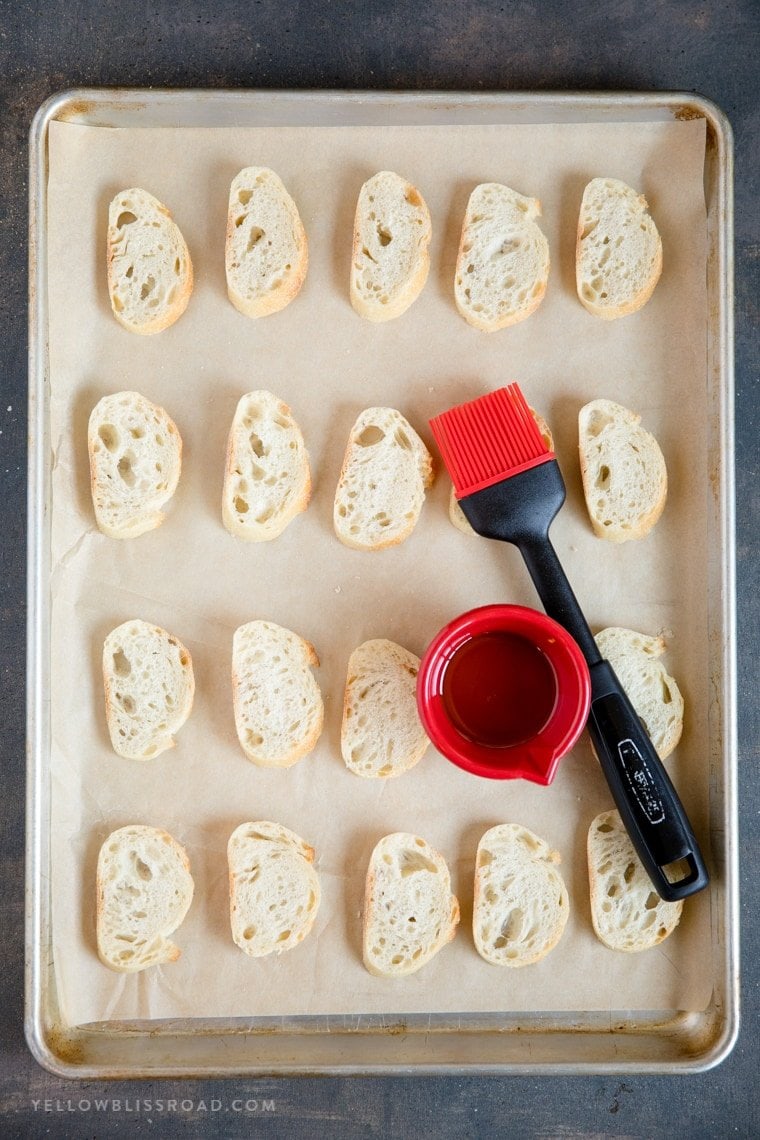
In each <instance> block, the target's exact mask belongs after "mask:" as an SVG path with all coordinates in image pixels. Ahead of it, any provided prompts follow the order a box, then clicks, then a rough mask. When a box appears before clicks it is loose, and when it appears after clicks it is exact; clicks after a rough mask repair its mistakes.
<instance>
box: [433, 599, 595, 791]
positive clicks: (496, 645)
mask: <svg viewBox="0 0 760 1140" xmlns="http://www.w3.org/2000/svg"><path fill="white" fill-rule="evenodd" d="M590 701H591V684H590V680H589V672H588V666H587V664H586V660H585V658H584V656H583V654H582V653H581V651H580V649H579V647H578V645H577V643H576V642H575V641H574V639H573V638H572V637H571V636H570V634H569V633H568V632H567V630H565V629H563V628H562V626H561V625H558V624H557V622H555V621H554V620H553V619H552V618H550V617H547V616H546V614H544V613H540V612H539V611H538V610H533V609H528V608H527V607H526V606H497V605H494V606H481V607H480V608H479V609H475V610H470V611H469V612H468V613H465V614H462V615H461V616H460V617H457V618H455V619H454V620H453V621H451V622H449V624H448V625H447V626H445V628H444V629H442V630H441V632H440V633H439V634H438V635H437V637H435V638H434V639H433V641H432V642H431V644H430V645H429V646H428V648H427V650H426V652H425V655H424V657H423V659H422V663H421V665H420V671H419V675H418V678H417V707H418V709H419V713H420V718H421V720H422V724H423V726H424V728H425V731H426V732H427V734H428V736H429V737H430V739H431V741H432V743H433V744H434V745H435V747H436V748H437V749H438V751H439V752H441V753H442V754H443V755H444V756H445V757H446V758H447V759H448V760H451V761H452V763H454V764H457V765H458V766H459V767H460V768H463V769H464V770H465V771H466V772H472V773H474V774H475V775H477V776H487V777H489V778H490V779H494V780H510V779H516V778H517V777H522V778H523V779H525V780H532V781H534V783H537V784H549V783H551V781H552V779H553V777H554V774H555V772H556V770H557V765H558V764H559V762H560V760H561V759H562V757H563V756H564V755H566V753H567V752H569V751H570V749H571V748H572V747H573V745H574V744H575V742H576V740H577V739H578V737H579V736H580V734H581V732H582V731H583V728H584V725H585V724H586V720H587V718H588V710H589V704H590Z"/></svg>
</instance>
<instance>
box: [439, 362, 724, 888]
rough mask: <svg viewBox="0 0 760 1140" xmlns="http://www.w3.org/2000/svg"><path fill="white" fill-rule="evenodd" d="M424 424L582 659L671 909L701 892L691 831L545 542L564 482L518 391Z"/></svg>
mask: <svg viewBox="0 0 760 1140" xmlns="http://www.w3.org/2000/svg"><path fill="white" fill-rule="evenodd" d="M430 426H431V428H432V431H433V435H434V437H435V440H436V443H437V444H438V447H439V449H440V452H441V456H442V457H443V461H444V463H445V465H446V467H447V469H448V472H449V474H450V476H451V478H452V480H453V483H454V490H455V492H456V496H457V499H458V500H459V505H460V506H461V508H462V510H463V512H464V514H465V517H466V518H467V519H468V521H469V523H470V525H471V526H472V528H473V530H475V531H476V532H477V534H480V535H483V536H484V537H485V538H495V539H500V540H501V541H503V542H511V543H513V545H515V546H516V547H517V548H518V549H519V551H520V553H521V554H522V556H523V559H524V560H525V564H526V565H527V567H528V570H529V572H530V576H531V578H532V579H533V583H534V585H535V587H536V590H537V591H538V594H539V597H540V598H541V601H542V602H543V605H544V609H545V610H546V612H547V613H548V614H549V616H550V617H553V618H554V620H555V621H557V622H559V624H560V625H562V626H564V628H565V629H566V630H567V631H568V632H569V633H570V634H572V636H573V637H574V638H575V640H576V642H577V643H578V645H579V646H580V648H581V651H582V652H583V655H584V657H585V658H586V662H587V664H588V666H589V672H590V674H591V708H590V712H589V719H588V723H587V728H588V730H589V734H590V736H591V740H592V743H593V745H594V750H595V752H596V755H597V757H598V758H599V762H600V764H601V766H602V769H603V771H604V774H605V776H606V778H607V782H608V784H609V786H610V790H611V792H612V795H613V797H614V800H615V803H616V805H617V808H618V810H619V812H620V815H621V817H622V819H623V822H624V824H625V826H626V829H627V831H628V833H629V835H630V837H631V840H632V842H633V845H634V847H635V848H636V851H637V853H638V855H639V858H640V859H641V862H642V864H643V865H644V867H645V869H646V871H647V873H648V875H649V877H650V878H651V880H652V883H653V884H654V886H655V888H656V890H657V893H658V894H659V895H661V897H662V898H664V899H666V900H668V901H669V902H674V901H675V900H677V899H683V898H686V897H687V896H688V895H692V894H695V893H696V892H697V891H701V890H702V889H703V888H704V887H706V886H707V883H708V874H707V870H706V868H705V864H704V860H703V858H702V855H701V853H700V850H699V845H698V844H697V840H696V838H695V836H694V832H693V831H692V828H691V826H690V824H689V821H688V819H687V818H686V814H685V812H684V809H683V807H682V805H681V803H680V801H679V799H678V795H677V793H676V791H675V789H674V787H673V785H672V783H671V781H670V778H669V777H668V774H667V772H666V771H665V769H664V767H663V765H662V761H661V760H660V758H659V756H658V755H657V753H656V752H655V749H654V747H653V745H652V742H651V740H650V739H649V737H648V735H647V733H646V731H645V729H644V727H643V725H642V723H641V721H640V720H639V717H638V716H637V714H636V712H635V710H634V708H633V705H632V704H631V702H630V700H629V699H628V697H627V696H626V694H625V692H624V690H623V687H622V685H621V684H620V681H619V680H618V678H617V676H616V675H615V672H614V670H613V668H612V666H611V665H610V663H609V662H608V661H605V660H604V659H603V658H602V656H601V654H600V652H599V650H598V648H597V645H596V642H595V641H594V637H593V634H592V633H591V630H590V629H589V627H588V623H587V622H586V619H585V618H584V616H583V613H582V612H581V608H580V606H579V605H578V602H577V600H576V598H575V595H574V593H573V591H572V589H571V587H570V583H569V582H568V580H567V577H566V576H565V572H564V570H563V569H562V566H561V564H560V561H559V559H558V558H557V555H556V553H555V550H554V547H553V546H552V544H551V541H550V539H549V527H550V526H551V523H552V521H553V520H554V518H555V516H556V514H557V512H558V511H559V509H560V507H561V506H562V504H563V503H564V501H565V484H564V481H563V479H562V473H561V472H560V469H559V465H558V464H557V461H556V459H555V457H554V454H553V452H551V451H549V450H548V449H547V448H546V445H545V444H544V442H543V440H542V439H541V435H540V433H539V430H538V427H537V426H536V422H535V420H534V419H533V415H532V413H531V411H530V408H529V407H528V405H527V403H526V402H525V398H524V396H523V394H522V392H521V391H520V389H519V387H518V385H517V384H510V385H509V387H508V388H500V389H498V390H497V391H495V392H492V393H490V394H489V395H487V396H483V397H481V398H480V399H479V400H473V401H471V402H470V403H467V404H460V405H459V406H458V407H455V408H452V409H451V410H450V411H448V412H444V413H443V414H442V415H439V416H436V417H435V418H434V419H433V420H431V421H430Z"/></svg>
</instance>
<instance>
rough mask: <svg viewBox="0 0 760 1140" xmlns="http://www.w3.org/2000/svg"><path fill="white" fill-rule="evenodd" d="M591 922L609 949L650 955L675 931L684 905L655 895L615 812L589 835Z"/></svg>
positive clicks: (602, 817)
mask: <svg viewBox="0 0 760 1140" xmlns="http://www.w3.org/2000/svg"><path fill="white" fill-rule="evenodd" d="M588 873H589V884H590V889H591V919H592V922H593V924H594V931H595V933H596V936H597V938H598V939H599V940H600V942H603V943H604V945H605V946H608V947H609V948H610V950H624V951H626V952H628V953H637V952H638V951H640V950H649V949H651V947H652V946H656V945H657V944H658V943H659V942H662V941H663V939H664V938H667V937H668V935H669V934H672V932H673V931H674V930H675V928H676V926H677V925H678V922H679V919H680V918H681V911H682V910H683V902H680V901H679V902H665V901H664V899H661V898H660V896H659V895H658V894H657V892H656V891H655V889H654V887H653V886H652V883H651V881H650V879H649V876H648V875H647V873H646V871H645V870H644V868H643V866H642V865H641V862H640V860H639V857H638V855H637V854H636V852H635V851H634V848H633V844H632V843H631V841H630V839H629V838H628V833H627V832H626V830H625V828H624V827H623V822H622V820H621V818H620V815H619V814H618V812H616V811H603V812H602V813H601V815H598V816H597V817H596V819H594V820H593V821H592V823H591V827H590V828H589V832H588Z"/></svg>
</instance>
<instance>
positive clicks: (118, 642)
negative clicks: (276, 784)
mask: <svg viewBox="0 0 760 1140" xmlns="http://www.w3.org/2000/svg"><path fill="white" fill-rule="evenodd" d="M597 643H598V645H599V650H600V652H601V654H602V656H603V657H606V658H607V660H609V661H610V662H611V663H612V666H613V668H614V669H615V672H616V673H617V674H618V676H619V677H620V680H621V683H622V684H623V686H624V688H625V690H626V692H627V693H628V695H629V697H630V699H631V701H632V702H633V705H634V708H635V709H636V712H637V713H638V715H639V716H640V717H641V719H642V720H643V722H644V724H645V726H646V728H647V731H648V733H649V735H650V737H651V739H652V742H653V744H654V746H655V748H656V749H657V752H658V753H659V755H660V756H661V757H663V758H664V757H665V756H667V755H669V754H670V752H672V750H673V749H674V748H675V746H676V744H677V743H678V740H679V738H680V736H681V730H682V726H683V710H684V702H683V697H682V696H681V693H680V691H679V688H678V685H677V684H676V682H675V680H674V679H673V678H672V677H671V676H669V675H668V673H667V672H666V671H665V668H664V666H663V665H662V662H661V661H659V660H658V658H659V657H660V656H661V655H662V653H663V652H664V650H665V644H664V642H663V640H662V638H659V637H648V636H646V635H644V634H640V633H636V632H635V631H633V630H629V629H622V628H610V629H605V630H602V631H601V632H600V633H599V634H598V635H597ZM318 665H319V660H318V658H317V655H316V653H315V651H314V647H313V646H312V645H310V644H309V642H308V641H305V640H304V639H303V638H302V637H299V636H298V634H296V633H293V631H292V630H289V629H284V628H283V627H282V626H279V625H275V624H274V623H273V622H268V621H251V622H248V623H247V624H246V625H242V626H240V628H239V629H237V630H236V631H235V633H234V636H233V639H232V698H233V702H232V703H233V708H234V717H235V727H236V730H237V735H238V739H239V741H240V745H241V747H242V749H243V751H244V752H245V754H246V756H247V757H248V758H249V760H252V761H253V763H255V764H258V765H260V766H262V767H270V768H271V767H275V768H287V767H290V766H291V765H292V764H295V763H296V761H298V760H301V759H302V758H303V757H305V756H307V755H308V754H309V753H310V752H312V751H313V749H314V748H315V746H316V744H317V741H318V739H319V736H320V734H321V732H322V727H323V720H324V704H323V700H322V694H321V692H320V689H319V686H318V685H317V682H316V681H315V679H314V676H313V673H312V668H313V667H314V666H318ZM419 665H420V662H419V658H417V657H416V656H415V655H414V654H413V653H410V652H409V650H407V649H404V648H403V647H402V646H401V645H397V644H396V643H395V642H393V641H388V640H386V639H384V638H375V639H372V640H370V641H365V642H363V643H362V644H361V645H359V646H358V647H357V648H356V649H355V650H354V651H353V653H352V654H351V656H350V658H349V661H348V669H347V674H346V684H345V690H344V700H343V721H342V727H341V754H342V756H343V760H344V761H345V764H346V767H347V768H348V769H349V770H350V771H352V772H355V773H356V775H358V776H365V777H368V778H374V777H379V778H384V777H389V776H400V775H401V774H402V773H404V772H407V771H408V770H409V769H410V768H412V767H414V765H415V764H417V762H418V761H419V760H421V758H422V756H423V755H424V753H425V750H426V749H427V746H428V739H427V736H426V735H425V732H424V730H423V728H422V724H421V723H420V720H419V716H418V714H417V704H416V685H417V673H418V671H419ZM103 677H104V683H105V701H106V716H107V720H108V728H109V733H110V736H111V741H112V744H113V747H114V750H115V751H116V752H117V754H118V755H119V756H123V757H126V758H128V759H133V760H147V759H150V758H152V757H154V756H158V755H159V753H161V752H164V751H165V750H166V749H167V748H171V747H172V746H173V744H174V734H175V733H177V732H178V731H179V729H180V728H181V727H182V725H183V724H184V723H185V721H186V720H187V718H188V716H189V715H190V711H191V708H192V703H193V696H194V693H195V680H194V675H193V666H192V661H191V657H190V653H189V651H188V650H187V649H186V648H185V646H184V645H182V643H181V642H180V641H179V640H178V639H177V638H176V637H173V636H171V635H170V634H169V633H167V632H166V630H164V629H161V628H159V627H158V626H153V625H149V624H148V623H147V622H144V621H139V620H133V621H128V622H124V624H123V625H120V626H118V627H117V628H116V629H114V630H113V631H112V632H111V633H110V634H109V635H108V637H107V638H106V640H105V644H104V646H103Z"/></svg>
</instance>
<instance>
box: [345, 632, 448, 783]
mask: <svg viewBox="0 0 760 1140" xmlns="http://www.w3.org/2000/svg"><path fill="white" fill-rule="evenodd" d="M419 668H420V659H419V657H415V656H414V654H413V653H410V652H409V650H408V649H404V648H403V647H402V646H400V645H396V643H395V642H393V641H386V640H385V639H384V638H377V639H375V640H372V641H365V642H364V643H363V644H362V645H360V646H359V647H358V648H357V649H355V650H354V652H353V653H352V654H351V657H350V659H349V662H348V676H347V678H346V691H345V697H344V702H343V725H342V729H341V736H340V747H341V753H342V755H343V759H344V761H345V763H346V767H347V768H350V769H351V771H352V772H355V773H356V775H357V776H366V777H368V778H372V777H381V778H384V777H388V776H400V775H402V774H403V773H404V772H408V771H409V769H410V768H413V767H414V765H415V764H416V763H417V762H418V761H419V760H421V759H422V756H423V755H424V753H425V750H426V748H427V746H428V743H429V741H428V738H427V736H426V735H425V730H424V729H423V727H422V724H421V723H420V718H419V715H418V713H417V673H418V672H419Z"/></svg>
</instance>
